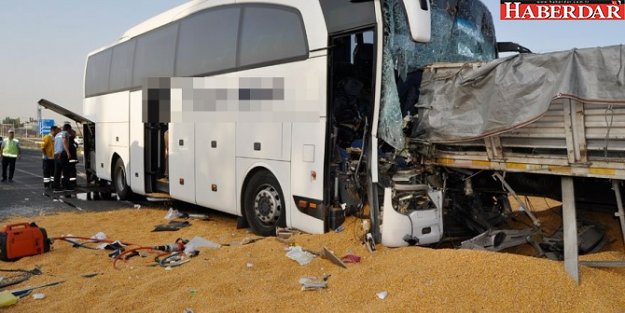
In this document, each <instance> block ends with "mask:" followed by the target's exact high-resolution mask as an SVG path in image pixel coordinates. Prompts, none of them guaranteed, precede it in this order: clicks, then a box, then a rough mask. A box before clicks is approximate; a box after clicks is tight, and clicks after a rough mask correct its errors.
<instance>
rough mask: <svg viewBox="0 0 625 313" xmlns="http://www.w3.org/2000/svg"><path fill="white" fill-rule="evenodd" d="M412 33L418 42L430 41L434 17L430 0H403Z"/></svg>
mask: <svg viewBox="0 0 625 313" xmlns="http://www.w3.org/2000/svg"><path fill="white" fill-rule="evenodd" d="M403 2H404V8H405V9H406V16H407V17H408V25H409V27H410V35H411V37H412V40H414V41H416V42H423V43H425V42H430V38H431V37H432V18H431V15H430V12H431V11H430V1H429V0H403Z"/></svg>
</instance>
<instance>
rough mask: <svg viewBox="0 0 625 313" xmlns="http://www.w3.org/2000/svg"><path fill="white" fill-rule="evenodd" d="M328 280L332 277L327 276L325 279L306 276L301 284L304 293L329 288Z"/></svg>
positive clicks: (301, 280)
mask: <svg viewBox="0 0 625 313" xmlns="http://www.w3.org/2000/svg"><path fill="white" fill-rule="evenodd" d="M328 278H330V275H325V276H324V277H323V279H319V278H317V277H308V276H305V277H302V278H300V279H299V283H300V285H302V291H308V290H321V289H325V288H328Z"/></svg>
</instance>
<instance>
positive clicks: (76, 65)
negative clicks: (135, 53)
mask: <svg viewBox="0 0 625 313" xmlns="http://www.w3.org/2000/svg"><path fill="white" fill-rule="evenodd" d="M310 1H312V0H310ZM184 2H186V0H0V118H4V117H5V116H12V117H22V118H25V117H36V112H37V111H36V110H37V104H36V103H37V101H38V100H39V99H41V98H46V99H48V100H50V101H52V102H55V103H57V104H60V105H62V106H64V107H66V108H68V109H72V110H75V112H78V113H81V112H82V97H83V86H82V84H83V74H84V66H85V60H86V56H87V54H88V53H89V52H91V51H93V50H96V49H98V48H100V47H103V46H106V45H109V44H111V43H113V42H114V41H116V40H117V39H118V38H119V37H120V36H121V34H123V33H124V32H125V31H126V30H128V29H129V28H131V27H132V26H135V25H137V24H139V23H141V22H142V21H145V20H146V19H148V18H150V17H152V16H154V15H157V14H158V13H161V12H163V11H166V10H167V9H169V8H173V7H175V6H177V5H180V4H182V3H184ZM483 2H484V3H486V5H487V6H488V8H489V9H490V11H491V13H492V14H493V19H494V22H495V29H496V33H497V39H498V40H499V41H513V42H517V43H519V44H521V45H523V46H526V47H527V48H529V49H531V50H532V51H533V52H550V51H558V50H567V49H571V48H584V47H597V46H607V45H615V44H625V21H604V22H598V21H575V22H571V21H501V20H499V1H498V0H484V1H483ZM43 117H44V118H55V119H57V122H62V121H64V119H59V117H58V116H56V115H53V114H50V113H49V112H48V111H44V114H43Z"/></svg>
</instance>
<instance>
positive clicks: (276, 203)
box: [254, 185, 282, 225]
mask: <svg viewBox="0 0 625 313" xmlns="http://www.w3.org/2000/svg"><path fill="white" fill-rule="evenodd" d="M281 211H282V202H281V201H280V194H279V193H278V191H277V190H276V189H275V188H273V187H272V186H270V185H263V186H261V187H260V188H259V191H258V192H257V193H256V197H254V214H255V215H256V217H257V218H258V219H259V220H260V221H261V222H262V223H263V224H265V225H273V224H275V222H276V221H277V220H278V218H279V217H280V212H281Z"/></svg>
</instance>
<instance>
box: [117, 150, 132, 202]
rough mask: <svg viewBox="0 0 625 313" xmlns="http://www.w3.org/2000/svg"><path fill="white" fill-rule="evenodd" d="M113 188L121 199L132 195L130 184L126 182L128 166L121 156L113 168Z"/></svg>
mask: <svg viewBox="0 0 625 313" xmlns="http://www.w3.org/2000/svg"><path fill="white" fill-rule="evenodd" d="M113 188H115V193H116V194H117V197H118V198H119V200H127V199H128V198H129V197H130V193H131V192H130V186H128V183H127V182H126V167H124V161H122V159H121V158H120V159H117V161H116V162H115V167H114V168H113Z"/></svg>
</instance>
